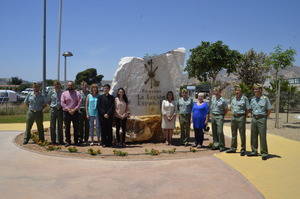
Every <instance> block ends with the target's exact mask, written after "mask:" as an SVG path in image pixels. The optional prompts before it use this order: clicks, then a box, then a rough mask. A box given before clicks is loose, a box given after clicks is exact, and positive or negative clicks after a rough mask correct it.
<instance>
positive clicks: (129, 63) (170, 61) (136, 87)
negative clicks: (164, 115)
mask: <svg viewBox="0 0 300 199" xmlns="http://www.w3.org/2000/svg"><path fill="white" fill-rule="evenodd" d="M184 59H185V49H184V48H178V49H175V50H172V51H169V52H167V53H164V54H161V55H158V56H154V57H151V58H149V59H146V60H145V59H143V58H138V57H124V58H122V59H121V60H120V62H119V67H118V69H117V70H116V73H115V75H114V78H113V82H112V93H114V94H115V93H116V91H117V89H118V88H120V87H122V88H124V89H125V91H126V94H127V97H128V99H129V102H130V103H129V108H130V112H131V115H133V116H145V115H158V114H160V112H161V111H160V105H161V101H162V99H164V98H165V95H166V93H167V91H173V92H174V94H175V95H176V94H177V92H178V90H179V88H180V85H181V83H182V81H183V74H182V67H183V64H184Z"/></svg>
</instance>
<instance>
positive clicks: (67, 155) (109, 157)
mask: <svg viewBox="0 0 300 199" xmlns="http://www.w3.org/2000/svg"><path fill="white" fill-rule="evenodd" d="M35 132H36V131H35ZM22 134H23V132H21V133H19V134H18V135H17V136H15V137H14V138H13V140H12V142H13V143H14V145H15V146H17V147H18V148H20V149H22V150H24V151H29V152H33V153H36V154H40V155H46V156H54V157H62V158H74V159H88V160H106V161H160V160H179V159H198V158H201V157H203V156H212V155H214V154H215V153H218V151H214V153H211V154H202V155H199V152H203V151H205V152H207V151H210V150H209V149H205V150H197V151H196V152H191V151H176V152H175V153H176V154H185V153H190V154H194V156H195V154H197V153H198V156H197V155H196V156H197V157H190V156H189V157H173V158H169V157H171V156H173V155H174V154H168V153H160V154H159V155H149V154H145V153H136V154H130V153H128V155H127V156H125V157H121V156H116V155H114V154H101V155H90V154H89V153H87V152H76V153H70V152H69V151H67V150H63V151H55V152H56V153H51V151H49V152H47V151H45V152H43V151H38V150H34V149H31V148H27V147H24V146H23V145H21V144H19V143H18V142H17V138H18V137H19V136H21V135H22ZM174 148H176V146H174ZM116 150H122V149H118V148H116ZM160 151H161V150H160ZM76 154H84V155H87V156H77V155H76ZM161 154H164V156H162V155H161ZM165 155H167V156H168V157H166V156H165ZM128 156H130V157H141V156H144V158H126V157H128ZM105 157H107V158H105Z"/></svg>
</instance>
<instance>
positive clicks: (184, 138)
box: [179, 114, 191, 143]
mask: <svg viewBox="0 0 300 199" xmlns="http://www.w3.org/2000/svg"><path fill="white" fill-rule="evenodd" d="M179 123H180V131H181V134H180V140H181V142H182V143H187V142H189V140H190V129H191V114H180V115H179Z"/></svg>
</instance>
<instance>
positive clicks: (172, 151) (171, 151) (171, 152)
mask: <svg viewBox="0 0 300 199" xmlns="http://www.w3.org/2000/svg"><path fill="white" fill-rule="evenodd" d="M175 151H176V148H173V149H170V150H168V153H169V154H174V153H175Z"/></svg>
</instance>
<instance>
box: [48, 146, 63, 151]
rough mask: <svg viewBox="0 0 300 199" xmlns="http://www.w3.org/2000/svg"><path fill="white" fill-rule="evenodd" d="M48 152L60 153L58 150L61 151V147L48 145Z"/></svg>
mask: <svg viewBox="0 0 300 199" xmlns="http://www.w3.org/2000/svg"><path fill="white" fill-rule="evenodd" d="M46 150H47V151H58V150H61V147H60V146H53V145H48V146H47V147H46Z"/></svg>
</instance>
